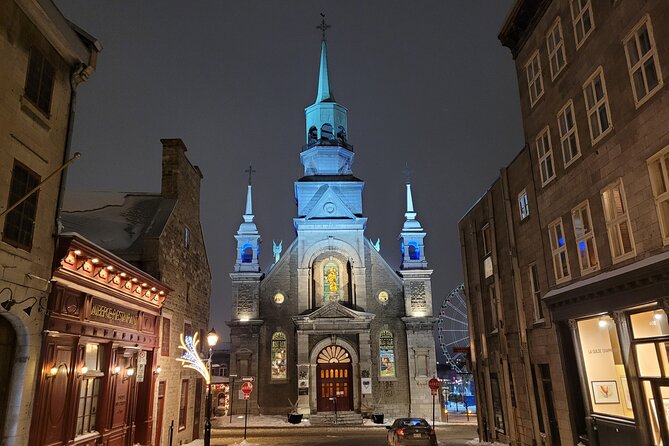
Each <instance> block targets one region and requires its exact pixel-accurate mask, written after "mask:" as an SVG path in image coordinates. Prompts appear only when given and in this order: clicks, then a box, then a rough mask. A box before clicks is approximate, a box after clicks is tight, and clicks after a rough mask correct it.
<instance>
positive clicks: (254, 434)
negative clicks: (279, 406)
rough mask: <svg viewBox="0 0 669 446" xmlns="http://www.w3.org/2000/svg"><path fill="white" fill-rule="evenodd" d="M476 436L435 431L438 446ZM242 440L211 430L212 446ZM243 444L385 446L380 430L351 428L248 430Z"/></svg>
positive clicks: (468, 429)
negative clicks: (245, 441)
mask: <svg viewBox="0 0 669 446" xmlns="http://www.w3.org/2000/svg"><path fill="white" fill-rule="evenodd" d="M475 436H476V426H473V425H462V424H456V425H449V426H439V427H437V438H438V440H439V445H440V446H441V445H443V446H463V445H465V444H466V443H465V442H466V441H467V440H471V439H472V438H473V437H475ZM243 438H244V429H239V428H236V427H235V428H232V429H214V430H213V432H212V442H211V443H212V445H226V446H227V445H232V444H236V443H239V442H241V441H242V440H243ZM247 441H248V442H249V443H251V444H258V445H274V446H334V445H336V446H360V445H365V446H386V445H387V443H386V429H385V428H382V427H355V428H342V427H340V428H332V427H328V428H320V427H303V428H300V427H296V428H258V427H254V428H249V429H248V431H247Z"/></svg>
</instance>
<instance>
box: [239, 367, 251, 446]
mask: <svg viewBox="0 0 669 446" xmlns="http://www.w3.org/2000/svg"><path fill="white" fill-rule="evenodd" d="M242 381H244V382H243V383H242V392H243V393H244V400H245V401H246V413H245V414H244V440H246V423H247V421H248V419H249V399H250V398H251V392H253V378H252V377H247V378H242Z"/></svg>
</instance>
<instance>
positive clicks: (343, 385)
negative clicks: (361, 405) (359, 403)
mask: <svg viewBox="0 0 669 446" xmlns="http://www.w3.org/2000/svg"><path fill="white" fill-rule="evenodd" d="M316 386H317V387H316V388H317V392H318V397H317V410H318V411H319V412H330V411H334V410H335V409H336V410H337V411H345V410H352V408H353V370H352V367H351V356H350V355H349V353H348V351H346V349H345V348H343V347H341V346H339V345H329V346H327V347H325V348H324V349H323V350H321V351H320V353H319V354H318V359H317V367H316Z"/></svg>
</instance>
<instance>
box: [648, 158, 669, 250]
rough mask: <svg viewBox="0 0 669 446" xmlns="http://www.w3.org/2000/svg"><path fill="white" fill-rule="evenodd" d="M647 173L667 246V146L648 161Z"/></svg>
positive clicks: (668, 172)
mask: <svg viewBox="0 0 669 446" xmlns="http://www.w3.org/2000/svg"><path fill="white" fill-rule="evenodd" d="M648 173H649V174H650V184H651V185H652V188H653V196H654V197H655V207H656V208H657V218H658V220H659V222H660V230H661V231H662V242H663V243H664V244H665V245H669V146H667V147H665V148H664V149H662V150H661V151H660V152H659V153H657V154H655V155H653V156H652V157H651V158H650V159H649V160H648Z"/></svg>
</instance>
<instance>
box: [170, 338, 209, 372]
mask: <svg viewBox="0 0 669 446" xmlns="http://www.w3.org/2000/svg"><path fill="white" fill-rule="evenodd" d="M199 343H200V341H199V339H198V338H197V332H195V334H194V335H193V336H186V337H185V338H184V335H183V333H181V345H179V348H180V349H182V350H183V351H184V352H183V354H182V355H181V358H177V361H179V362H181V365H183V366H184V367H186V368H187V369H193V370H195V371H197V372H198V373H199V374H200V375H202V377H203V378H204V380H205V382H206V383H207V384H209V383H210V377H209V369H208V368H207V364H205V362H204V361H203V360H202V358H200V355H199V354H198V352H197V345H198V344H199Z"/></svg>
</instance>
